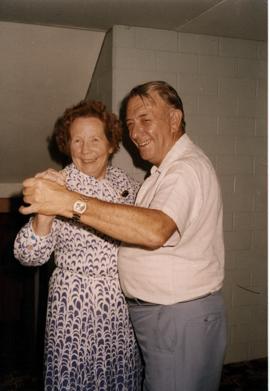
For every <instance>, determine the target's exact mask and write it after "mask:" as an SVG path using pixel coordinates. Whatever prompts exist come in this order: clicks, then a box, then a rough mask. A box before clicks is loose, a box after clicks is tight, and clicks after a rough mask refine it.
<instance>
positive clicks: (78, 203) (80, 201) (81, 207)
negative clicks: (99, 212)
mask: <svg viewBox="0 0 270 391" xmlns="http://www.w3.org/2000/svg"><path fill="white" fill-rule="evenodd" d="M87 208H88V197H85V196H83V195H79V197H77V198H76V200H75V201H74V202H73V206H72V220H73V221H75V222H80V220H81V216H82V215H83V214H84V213H85V212H86V210H87Z"/></svg>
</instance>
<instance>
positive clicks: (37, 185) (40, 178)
mask: <svg viewBox="0 0 270 391" xmlns="http://www.w3.org/2000/svg"><path fill="white" fill-rule="evenodd" d="M65 191H66V188H65V176H64V174H63V173H62V172H58V171H56V170H53V169H48V170H46V171H43V172H41V173H38V174H36V175H35V176H34V177H33V178H28V179H26V180H25V181H24V182H23V200H24V202H25V203H26V204H29V206H21V207H20V209H19V211H20V213H22V214H24V215H28V214H31V213H39V214H43V215H47V216H54V215H57V214H59V213H60V212H61V206H62V205H63V193H64V192H65Z"/></svg>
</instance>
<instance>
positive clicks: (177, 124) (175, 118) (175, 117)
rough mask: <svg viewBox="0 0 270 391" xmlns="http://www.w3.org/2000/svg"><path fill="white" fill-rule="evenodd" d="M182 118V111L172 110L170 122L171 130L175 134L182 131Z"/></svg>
mask: <svg viewBox="0 0 270 391" xmlns="http://www.w3.org/2000/svg"><path fill="white" fill-rule="evenodd" d="M182 117H183V113H182V111H181V110H178V109H171V111H170V121H171V129H172V132H173V133H176V132H179V131H181V121H182Z"/></svg>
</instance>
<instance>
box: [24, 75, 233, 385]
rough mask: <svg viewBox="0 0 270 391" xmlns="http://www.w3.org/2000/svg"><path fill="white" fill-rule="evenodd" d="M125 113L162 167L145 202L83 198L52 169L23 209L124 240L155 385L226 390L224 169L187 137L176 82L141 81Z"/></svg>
mask: <svg viewBox="0 0 270 391" xmlns="http://www.w3.org/2000/svg"><path fill="white" fill-rule="evenodd" d="M124 114H125V123H126V126H127V128H128V131H129V136H130V138H131V140H132V141H133V142H134V144H135V145H136V147H137V148H138V150H139V153H140V155H141V157H142V158H143V159H144V160H147V161H148V162H150V163H151V164H152V165H153V166H152V169H151V175H150V176H149V177H148V178H147V179H146V180H145V181H144V183H143V184H142V186H141V188H140V190H139V192H138V195H137V199H136V204H135V206H127V205H118V204H110V203H107V202H104V201H101V200H98V199H94V198H88V199H85V198H84V199H81V198H80V196H79V195H78V194H76V193H74V192H70V191H67V190H66V189H65V187H64V186H63V184H62V180H61V178H60V176H59V174H58V173H55V172H52V171H49V172H45V173H43V174H41V175H38V177H35V178H30V179H27V180H26V181H25V182H24V201H25V202H26V203H29V204H30V206H27V207H21V208H20V211H21V212H22V213H24V214H29V213H36V212H38V213H42V214H45V215H56V214H57V215H62V216H65V217H67V218H75V219H76V220H78V219H80V221H81V223H83V224H86V225H89V226H91V227H93V228H95V229H97V230H99V231H101V232H103V233H105V234H107V235H110V236H112V237H113V238H116V239H119V240H121V241H122V246H121V249H120V252H119V261H118V265H119V275H120V281H121V286H122V289H123V291H124V293H125V295H126V297H127V301H128V303H129V310H130V316H131V320H132V322H133V325H134V329H135V333H136V336H137V339H138V342H139V345H140V347H141V350H142V354H143V358H144V362H145V381H144V390H145V391H164V390H166V391H176V390H179V391H215V390H218V387H219V381H220V376H221V370H222V364H223V358H224V351H225V343H226V324H225V314H224V313H225V311H224V303H223V298H222V294H221V292H220V290H221V288H222V283H223V278H224V244H223V229H222V213H223V211H222V199H221V192H220V188H219V185H218V181H217V178H216V174H215V171H214V168H213V166H212V164H211V163H210V161H209V159H208V158H207V157H206V156H205V154H204V153H203V152H202V151H201V149H200V148H198V147H197V146H196V145H195V144H193V143H192V141H191V140H190V138H189V137H188V136H187V135H186V133H185V120H184V110H183V104H182V101H181V99H180V97H179V96H178V94H177V92H176V91H175V89H174V88H172V87H171V86H170V85H168V84H167V83H165V82H160V81H154V82H149V83H145V84H142V85H140V86H137V87H135V88H134V89H133V90H132V91H131V92H130V93H129V94H128V95H127V97H126V98H125V100H124ZM86 158H87V157H86ZM57 182H58V183H57Z"/></svg>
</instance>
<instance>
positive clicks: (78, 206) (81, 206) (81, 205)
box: [73, 200, 86, 215]
mask: <svg viewBox="0 0 270 391" xmlns="http://www.w3.org/2000/svg"><path fill="white" fill-rule="evenodd" d="M73 211H74V212H76V213H79V214H80V215H81V214H82V213H84V212H85V211H86V202H84V201H81V200H78V201H76V202H75V203H74V205H73Z"/></svg>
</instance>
